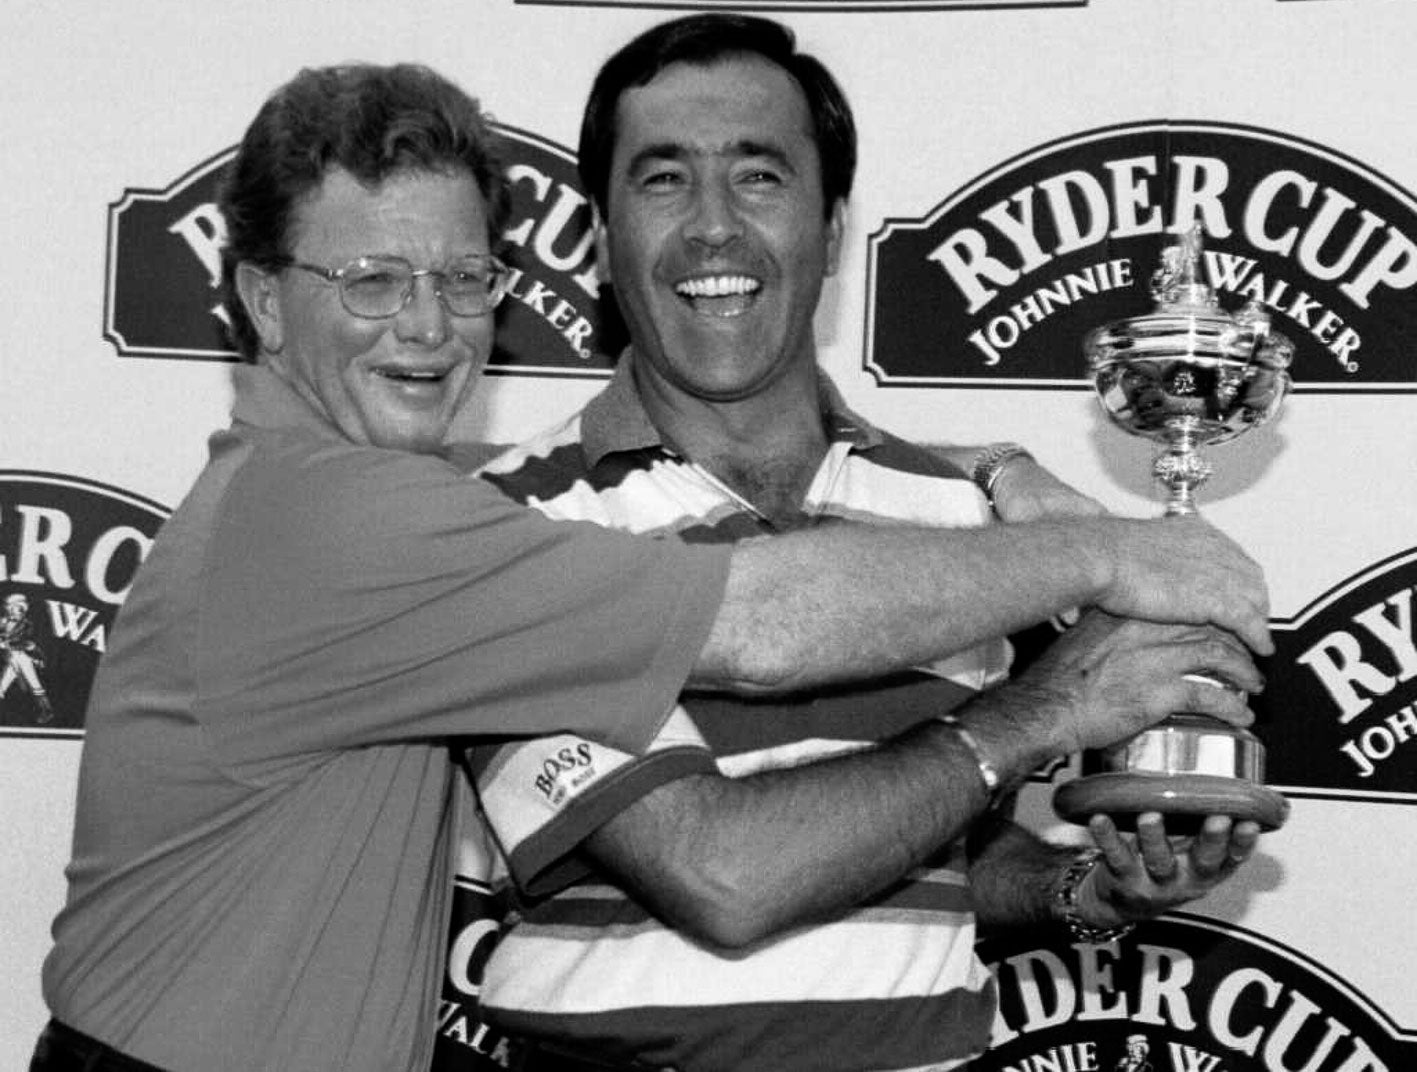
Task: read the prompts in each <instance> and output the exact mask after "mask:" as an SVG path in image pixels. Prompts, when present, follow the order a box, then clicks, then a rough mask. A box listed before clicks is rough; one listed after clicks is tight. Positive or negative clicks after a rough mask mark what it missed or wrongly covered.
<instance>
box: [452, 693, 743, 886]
mask: <svg viewBox="0 0 1417 1072" xmlns="http://www.w3.org/2000/svg"><path fill="white" fill-rule="evenodd" d="M469 766H470V767H471V769H472V774H473V779H474V780H475V782H476V785H477V793H478V799H479V802H480V804H481V807H482V812H483V815H484V816H485V818H486V819H487V822H488V825H489V826H491V828H492V831H493V833H494V834H495V836H496V838H497V841H498V844H499V845H500V846H501V849H502V854H503V856H504V857H505V858H506V860H507V863H508V866H509V868H510V870H511V874H512V878H513V880H514V881H515V882H516V884H517V886H518V887H519V888H520V889H521V890H522V891H523V892H525V893H526V894H527V895H529V896H532V897H540V896H544V895H546V894H549V893H554V892H555V891H556V890H558V889H562V888H564V887H565V886H567V885H570V884H571V883H572V882H574V881H576V880H578V879H580V878H583V877H585V875H586V874H587V873H588V869H587V868H586V866H585V865H584V864H583V863H582V862H580V861H577V860H576V859H575V858H574V857H573V856H572V853H573V852H574V850H575V849H576V847H577V846H579V845H580V843H581V842H582V841H583V840H585V838H586V837H587V836H588V835H589V834H591V833H592V832H593V831H594V830H596V829H597V828H598V827H600V826H601V825H603V824H604V823H606V822H608V821H609V820H610V819H612V818H614V817H615V816H616V815H617V814H619V813H620V812H621V811H623V810H624V809H625V808H626V807H628V806H629V805H630V804H632V803H634V802H635V801H636V800H639V799H640V798H641V797H643V796H645V795H646V794H648V793H649V792H651V791H652V790H654V789H655V788H657V787H659V786H661V785H664V784H665V783H666V782H672V781H675V780H676V779H679V778H683V777H684V776H685V775H688V774H699V773H704V772H712V771H716V770H717V767H716V765H715V763H714V759H713V755H712V753H710V752H709V750H708V746H707V745H706V744H705V743H704V739H703V737H701V736H700V735H699V732H698V730H697V728H696V727H695V726H694V723H693V721H692V720H691V719H690V718H689V715H688V714H687V712H685V711H684V709H683V708H682V707H676V708H675V709H674V711H673V713H672V714H671V715H670V716H669V718H668V719H667V720H666V721H665V723H664V725H663V726H662V727H661V728H660V730H659V732H658V733H657V734H656V735H655V738H654V740H653V741H652V742H651V743H650V745H649V747H648V749H647V750H646V751H645V752H644V753H642V754H638V755H636V754H631V753H628V752H622V751H619V750H617V749H614V748H610V747H607V746H605V745H602V744H597V743H596V742H594V741H590V740H587V739H586V738H583V737H577V736H574V735H570V734H558V735H554V736H551V737H543V738H539V739H537V740H534V741H528V742H517V743H514V744H509V745H503V746H500V747H498V746H482V747H478V748H474V749H472V751H471V753H470V755H469Z"/></svg>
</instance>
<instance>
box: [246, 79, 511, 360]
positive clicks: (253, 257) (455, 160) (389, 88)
mask: <svg viewBox="0 0 1417 1072" xmlns="http://www.w3.org/2000/svg"><path fill="white" fill-rule="evenodd" d="M336 167H338V168H343V169H344V170H345V171H347V172H349V173H350V174H351V175H352V176H354V178H356V179H358V180H359V181H360V182H362V183H364V184H366V185H368V186H370V187H373V186H376V185H378V184H379V183H381V182H383V181H384V180H385V179H387V178H389V177H390V176H391V175H394V174H397V173H399V172H404V171H427V172H434V173H456V172H466V173H468V174H470V175H471V176H472V178H473V180H474V181H475V182H476V183H477V187H478V189H479V190H480V191H481V192H482V197H483V199H484V200H485V201H486V203H487V215H488V224H489V228H490V231H491V234H492V236H493V238H494V239H495V238H496V236H497V235H499V234H501V231H502V225H503V223H504V222H505V220H506V216H507V212H508V195H507V183H506V179H505V177H504V175H503V164H502V160H501V156H500V152H499V146H498V142H497V139H496V137H495V135H494V134H493V132H492V130H491V128H490V126H489V124H488V121H487V119H486V117H485V116H484V115H483V113H482V110H481V108H480V107H479V106H478V103H477V101H475V100H474V99H473V98H471V97H469V96H468V95H467V94H466V93H464V92H463V91H462V90H461V89H459V88H458V87H457V86H455V85H453V83H452V82H449V81H448V80H447V79H446V78H444V77H443V76H442V75H440V74H438V73H436V72H435V71H432V70H430V69H428V68H427V67H423V66H419V65H417V64H397V65H395V66H390V67H383V66H376V65H373V64H348V65H342V66H336V67H312V68H306V69H305V70H302V71H301V72H300V73H299V74H297V75H296V76H295V77H294V78H293V79H291V80H290V81H289V82H288V83H286V84H285V85H284V86H282V87H281V88H280V89H278V90H276V91H275V93H273V94H272V95H271V96H270V98H269V99H268V100H267V101H266V103H265V104H264V105H262V106H261V110H260V111H259V112H258V113H257V114H256V118H255V119H254V120H252V122H251V125H250V127H248V128H247V130H246V134H245V136H244V137H243V138H242V139H241V145H240V147H239V148H238V149H237V152H236V158H235V159H234V160H233V161H232V163H231V166H230V168H229V170H228V171H227V175H226V179H225V182H224V183H223V185H222V192H221V195H220V208H221V212H222V215H223V216H224V217H225V222H226V242H225V244H224V246H223V248H222V290H223V294H224V297H225V300H226V308H227V312H228V313H229V315H230V317H231V335H232V340H233V341H234V342H235V343H236V347H237V349H238V350H240V352H241V354H242V356H243V357H245V358H246V359H247V360H248V361H250V360H254V359H255V357H256V354H257V352H258V350H259V347H260V340H259V339H258V338H257V336H256V330H255V327H254V326H253V325H252V323H251V321H250V318H249V317H248V316H247V315H246V310H245V309H244V308H243V307H242V304H241V299H240V298H239V297H238V295H237V293H236V285H235V284H236V266H237V265H238V264H240V263H241V262H242V261H250V262H251V263H253V264H255V265H257V266H260V267H264V268H274V267H277V266H279V265H280V263H281V262H282V260H283V258H286V257H288V256H289V255H290V248H289V247H290V245H291V238H292V235H291V233H290V230H291V223H292V220H293V217H294V213H295V210H296V209H297V208H298V207H299V203H300V201H301V199H302V198H306V197H309V196H311V195H313V193H314V191H315V190H317V189H318V188H319V186H320V184H321V183H322V182H323V181H324V178H325V176H326V174H327V173H328V172H329V171H330V169H331V168H336Z"/></svg>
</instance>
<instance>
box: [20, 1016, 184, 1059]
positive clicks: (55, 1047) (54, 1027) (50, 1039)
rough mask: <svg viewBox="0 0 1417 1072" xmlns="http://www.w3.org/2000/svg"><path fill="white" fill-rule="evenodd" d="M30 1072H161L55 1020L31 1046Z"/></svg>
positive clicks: (51, 1021) (50, 1022) (46, 1026)
mask: <svg viewBox="0 0 1417 1072" xmlns="http://www.w3.org/2000/svg"><path fill="white" fill-rule="evenodd" d="M30 1072H163V1070H162V1069H161V1068H158V1066H157V1065H150V1064H148V1063H147V1062H146V1061H139V1060H138V1059H137V1058H136V1057H126V1056H124V1055H123V1054H121V1053H119V1052H118V1051H117V1050H115V1049H114V1048H113V1047H112V1046H110V1045H108V1044H107V1043H104V1042H99V1041H98V1039H96V1038H89V1036H88V1035H85V1034H83V1033H82V1032H80V1031H75V1030H74V1029H73V1028H72V1027H66V1026H65V1025H63V1024H61V1023H60V1022H59V1021H58V1020H50V1021H49V1023H48V1024H47V1025H45V1028H44V1030H43V1031H41V1032H40V1035H39V1041H38V1042H37V1043H35V1047H34V1057H33V1058H31V1059H30Z"/></svg>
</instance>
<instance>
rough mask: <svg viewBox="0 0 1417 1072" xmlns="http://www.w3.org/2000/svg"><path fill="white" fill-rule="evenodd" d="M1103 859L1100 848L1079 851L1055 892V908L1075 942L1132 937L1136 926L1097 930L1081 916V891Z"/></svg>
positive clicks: (1110, 940) (1122, 924) (1103, 941)
mask: <svg viewBox="0 0 1417 1072" xmlns="http://www.w3.org/2000/svg"><path fill="white" fill-rule="evenodd" d="M1101 859H1102V850H1101V849H1079V850H1078V853H1077V855H1076V856H1074V857H1073V859H1072V862H1071V863H1070V864H1068V866H1067V868H1066V869H1065V870H1064V871H1063V877H1062V878H1060V879H1059V880H1058V885H1057V886H1056V887H1054V889H1053V907H1054V909H1055V910H1056V911H1057V913H1058V915H1059V916H1060V917H1061V918H1062V920H1063V922H1064V923H1066V924H1067V925H1068V933H1070V934H1071V935H1072V936H1073V939H1074V940H1075V941H1079V942H1087V943H1089V944H1091V945H1105V944H1106V943H1108V942H1115V941H1116V940H1117V939H1119V938H1123V937H1125V936H1126V935H1128V934H1130V933H1131V932H1132V929H1133V928H1134V927H1135V926H1136V924H1135V923H1120V924H1118V925H1117V926H1115V927H1096V926H1093V925H1092V924H1091V923H1088V922H1087V920H1085V919H1083V918H1082V916H1081V915H1079V914H1078V889H1079V888H1080V887H1081V886H1082V883H1083V880H1084V879H1086V878H1087V876H1088V874H1089V873H1090V872H1091V871H1092V869H1093V868H1094V867H1096V866H1097V864H1098V861H1100V860H1101Z"/></svg>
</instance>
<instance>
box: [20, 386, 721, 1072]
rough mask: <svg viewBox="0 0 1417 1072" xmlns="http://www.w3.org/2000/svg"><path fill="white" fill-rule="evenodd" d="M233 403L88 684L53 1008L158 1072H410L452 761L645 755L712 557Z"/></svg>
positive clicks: (248, 389) (439, 883)
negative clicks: (571, 750)
mask: <svg viewBox="0 0 1417 1072" xmlns="http://www.w3.org/2000/svg"><path fill="white" fill-rule="evenodd" d="M236 379H237V396H236V406H235V409H234V413H233V423H232V425H231V427H230V429H228V430H227V431H225V432H222V433H218V434H217V435H215V436H213V438H212V441H211V459H210V462H209V464H208V465H207V467H206V469H205V470H204V471H203V473H202V474H201V476H200V477H199V478H198V480H197V482H196V484H195V485H194V487H193V489H192V491H191V492H190V493H189V494H188V496H187V497H186V499H185V500H184V502H183V503H182V505H181V506H180V507H179V508H178V510H177V511H176V512H175V513H174V514H173V515H172V517H171V518H170V519H169V520H168V521H167V523H166V524H165V525H164V526H163V528H162V530H161V531H160V533H159V535H158V537H157V540H156V542H155V544H154V546H153V548H152V551H151V553H150V555H149V556H148V558H147V560H146V562H145V564H144V566H143V568H142V569H141V570H140V571H139V576H138V578H137V580H136V582H135V584H134V586H133V589H132V592H131V593H130V595H129V598H128V600H127V602H126V605H125V607H124V609H123V611H122V614H121V616H120V621H119V623H118V626H117V628H116V629H115V631H114V633H113V636H112V644H111V647H110V650H109V651H108V653H107V655H106V656H105V658H104V660H103V663H102V665H101V668H100V671H99V674H98V676H97V678H96V680H95V684H94V690H93V696H92V699H91V702H90V707H89V712H88V716H87V737H88V740H87V742H86V746H85V749H84V754H83V759H82V763H81V770H80V781H79V800H78V811H77V818H76V829H75V837H74V854H73V860H72V862H71V864H70V866H69V869H68V877H69V883H70V886H69V897H68V901H67V904H66V907H65V908H64V910H63V911H62V912H61V913H60V915H59V917H58V918H57V920H56V921H55V925H54V932H55V947H54V949H53V951H52V952H51V954H50V956H49V958H48V960H47V961H46V964H45V970H44V991H45V996H46V999H47V1001H48V1002H49V1004H50V1007H51V1009H52V1010H53V1013H54V1015H55V1016H56V1017H57V1018H59V1019H60V1020H62V1021H64V1022H65V1023H67V1024H69V1025H70V1026H72V1027H74V1028H77V1029H78V1030H80V1031H84V1032H86V1033H88V1034H90V1035H93V1036H95V1037H97V1038H100V1039H102V1040H103V1041H105V1042H108V1043H109V1044H111V1045H113V1046H116V1047H118V1048H119V1049H121V1050H123V1051H124V1052H127V1053H129V1054H131V1055H133V1056H135V1057H138V1058H141V1059H143V1060H147V1061H150V1062H153V1063H155V1064H158V1065H160V1066H163V1067H166V1068H172V1069H175V1070H187V1069H198V1068H200V1069H203V1070H210V1072H223V1070H237V1069H241V1070H247V1069H263V1070H266V1069H268V1070H277V1069H279V1070H289V1069H301V1070H302V1072H315V1070H320V1069H330V1070H339V1072H355V1070H368V1072H393V1070H401V1069H410V1068H419V1067H423V1066H424V1065H425V1064H426V1062H427V1061H428V1059H429V1057H430V1054H431V1050H432V1041H433V1028H434V1022H435V1016H434V1009H435V1004H436V996H437V990H438V980H439V971H440V966H441V953H442V949H443V944H444V936H445V934H446V929H447V914H448V902H449V888H450V885H451V875H450V866H451V865H450V853H451V847H452V845H453V843H454V839H455V837H456V829H455V827H456V821H455V816H454V811H453V808H452V806H451V801H452V781H451V779H452V778H453V775H454V769H453V767H452V765H451V762H450V759H449V752H448V748H447V745H446V738H448V737H450V736H455V735H495V736H513V735H522V734H543V733H549V732H556V731H566V730H573V731H577V732H580V733H584V734H586V735H587V736H590V737H595V738H599V739H601V740H604V741H606V742H607V743H611V744H615V745H616V746H617V747H624V748H629V749H632V750H639V749H640V748H642V747H643V746H644V745H645V744H646V743H647V742H648V741H649V740H650V739H652V738H653V736H654V735H655V732H656V730H657V729H658V728H659V726H660V725H661V724H662V722H663V720H664V718H665V716H666V715H667V714H668V712H669V711H670V710H671V708H672V707H673V706H674V701H675V697H676V696H677V694H678V692H679V691H680V689H681V688H682V686H683V684H684V681H685V679H686V677H687V676H688V673H689V670H690V668H691V666H692V665H693V662H694V660H695V658H696V657H697V654H698V652H699V651H700V649H701V647H702V645H703V643H704V642H705V640H706V638H707V635H708V631H709V628H710V626H711V624H712V621H713V618H714V616H715V614H716V611H717V607H718V605H719V602H720V600H721V598H722V590H723V585H724V581H725V577H726V573H727V563H728V552H727V551H726V550H724V549H706V548H688V547H684V546H682V545H680V544H678V543H677V542H675V541H651V540H636V539H631V538H627V537H625V536H623V535H616V534H614V533H609V532H606V531H605V530H603V529H600V528H598V527H596V526H591V525H579V524H574V523H561V522H554V521H549V520H547V519H545V518H543V517H541V516H540V515H539V514H536V513H534V512H533V511H530V510H526V509H524V508H521V507H518V506H516V505H514V504H512V503H511V502H510V501H509V500H507V499H506V498H504V497H503V496H502V495H501V494H500V493H498V492H497V491H495V490H493V489H492V488H491V487H489V486H487V485H486V484H484V483H482V482H481V481H477V480H469V479H466V478H464V477H462V476H460V475H459V473H458V472H457V471H456V470H455V469H453V468H452V467H451V466H450V465H448V464H447V463H446V462H444V461H442V460H441V459H438V458H435V457H430V456H422V455H414V454H409V453H404V452H398V451H389V450H381V449H376V448H369V447H361V446H356V445H353V444H351V443H349V442H348V441H347V440H345V439H344V438H343V437H341V436H340V435H339V434H338V433H337V432H336V431H335V430H334V429H333V428H332V427H330V426H329V425H327V424H326V423H325V422H324V421H323V420H322V419H321V418H320V417H319V416H317V414H316V413H315V412H314V411H313V410H311V409H310V408H309V407H308V406H307V405H306V404H305V403H304V402H303V401H302V400H301V399H299V398H298V397H297V396H296V395H295V394H294V393H293V392H292V391H291V390H290V389H289V388H288V387H287V386H286V385H285V384H284V383H283V382H282V381H281V380H280V379H279V378H278V377H277V376H275V375H274V374H273V373H271V372H270V371H269V370H268V369H265V368H263V367H251V368H242V369H239V370H237V374H236Z"/></svg>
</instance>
